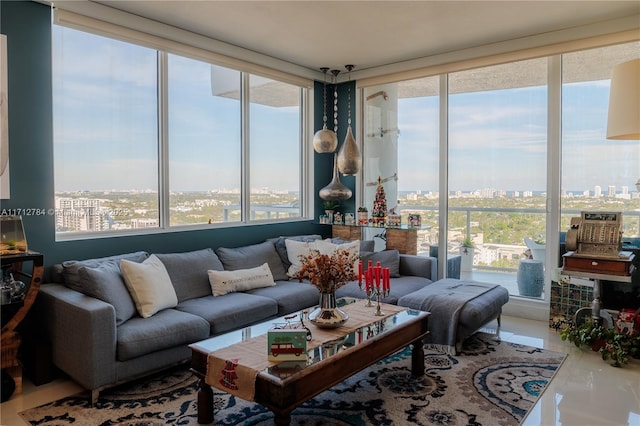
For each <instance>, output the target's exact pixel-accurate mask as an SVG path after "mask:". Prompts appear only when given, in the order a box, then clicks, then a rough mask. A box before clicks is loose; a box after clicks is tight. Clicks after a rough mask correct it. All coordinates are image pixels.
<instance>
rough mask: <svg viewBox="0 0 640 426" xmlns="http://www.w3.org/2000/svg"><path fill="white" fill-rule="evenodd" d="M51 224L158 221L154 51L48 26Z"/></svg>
mask: <svg viewBox="0 0 640 426" xmlns="http://www.w3.org/2000/svg"><path fill="white" fill-rule="evenodd" d="M53 45H54V57H53V68H54V80H53V91H54V92H53V102H54V105H53V112H54V115H53V118H54V144H55V149H54V153H55V160H54V161H55V163H54V164H55V189H56V198H55V204H56V230H57V231H58V232H67V231H78V232H101V231H107V230H119V229H124V228H131V227H135V226H136V224H149V225H151V226H155V227H157V226H158V219H159V206H158V118H157V111H158V101H157V86H158V81H157V60H156V52H155V51H154V50H151V49H147V48H145V47H140V46H134V45H130V44H127V43H123V42H120V41H117V40H112V39H108V38H105V37H100V36H96V35H93V34H88V33H84V32H80V31H75V30H70V29H65V28H62V27H58V26H54V38H53Z"/></svg>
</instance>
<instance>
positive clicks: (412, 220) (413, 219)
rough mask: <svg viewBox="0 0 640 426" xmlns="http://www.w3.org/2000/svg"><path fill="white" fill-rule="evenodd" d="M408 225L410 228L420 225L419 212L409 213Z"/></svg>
mask: <svg viewBox="0 0 640 426" xmlns="http://www.w3.org/2000/svg"><path fill="white" fill-rule="evenodd" d="M409 226H410V227H412V228H419V227H421V226H422V218H421V217H420V215H419V214H410V215H409Z"/></svg>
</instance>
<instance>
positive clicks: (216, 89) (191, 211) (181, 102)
mask: <svg viewBox="0 0 640 426" xmlns="http://www.w3.org/2000/svg"><path fill="white" fill-rule="evenodd" d="M168 69H169V73H168V74H169V91H168V92H169V96H168V112H169V113H168V123H169V129H168V134H169V188H170V192H169V200H170V203H169V205H170V212H169V217H170V223H171V225H187V224H194V223H195V224H197V223H208V222H209V221H211V222H212V223H213V222H237V221H240V220H241V219H242V218H241V216H240V187H241V183H240V181H241V179H240V178H241V170H242V167H241V159H242V149H241V148H242V136H241V125H242V121H241V105H240V98H239V96H238V95H239V93H240V83H241V73H240V72H239V71H234V70H230V69H228V68H223V67H218V66H215V65H210V64H207V63H204V62H201V61H195V60H193V59H188V58H184V57H180V56H176V55H169V67H168ZM229 206H236V209H234V210H232V211H229V210H228V208H229Z"/></svg>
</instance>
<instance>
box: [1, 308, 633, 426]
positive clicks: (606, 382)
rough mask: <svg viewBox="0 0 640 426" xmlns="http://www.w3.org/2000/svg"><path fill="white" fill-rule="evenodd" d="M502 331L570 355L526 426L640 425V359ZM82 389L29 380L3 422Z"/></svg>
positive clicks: (507, 327) (521, 329) (546, 335)
mask: <svg viewBox="0 0 640 426" xmlns="http://www.w3.org/2000/svg"><path fill="white" fill-rule="evenodd" d="M500 335H501V338H502V339H503V340H506V341H511V342H517V343H522V344H526V345H530V346H535V347H543V348H545V349H550V350H554V351H559V352H566V353H568V354H569V357H568V358H567V360H566V361H565V363H564V364H563V366H562V367H561V368H560V370H559V371H558V373H557V374H556V377H555V378H554V379H553V381H552V382H551V384H550V385H549V387H548V388H547V389H546V391H545V392H544V394H543V395H542V397H541V398H540V400H539V401H538V403H537V405H536V406H535V407H534V409H533V410H532V412H531V413H530V414H529V416H528V417H527V418H526V419H525V421H524V423H523V425H524V426H534V425H535V426H537V425H542V426H549V425H571V426H573V425H575V426H601V425H602V426H604V425H606V426H621V425H629V426H640V360H638V359H632V360H631V362H630V363H629V364H627V365H626V366H625V367H623V368H614V367H611V366H610V365H608V364H607V363H605V362H604V361H602V359H600V357H599V354H597V353H594V352H591V351H586V350H580V349H577V348H575V347H574V346H573V345H570V344H569V343H566V342H563V341H562V340H561V339H560V337H559V336H558V335H557V334H556V333H555V332H554V331H552V330H549V328H548V327H547V323H546V322H541V321H533V320H527V319H521V318H515V317H506V316H505V317H503V320H502V329H501V333H500ZM80 391H81V389H80V388H79V387H78V386H77V385H75V384H74V383H73V382H70V381H68V380H62V379H58V380H55V381H54V382H52V383H48V384H46V385H42V386H38V387H36V386H33V385H32V384H31V383H30V382H29V381H27V380H25V381H24V384H23V393H22V394H21V395H14V396H13V397H12V398H11V399H10V400H9V401H7V402H5V403H3V404H0V414H1V423H0V424H1V425H4V426H17V425H24V424H25V423H24V422H23V421H22V419H21V418H20V417H19V416H18V412H20V411H22V410H25V409H27V408H30V407H34V406H38V405H41V404H44V403H46V402H49V401H53V400H56V399H59V398H61V397H64V396H67V395H72V394H74V393H77V392H80ZM83 426H88V425H83ZM489 426H490V425H489Z"/></svg>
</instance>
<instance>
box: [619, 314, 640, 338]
mask: <svg viewBox="0 0 640 426" xmlns="http://www.w3.org/2000/svg"><path fill="white" fill-rule="evenodd" d="M616 330H618V331H619V332H621V333H626V334H628V335H630V336H637V335H640V309H638V310H637V311H636V310H633V309H627V308H625V309H621V310H620V312H618V317H617V318H616Z"/></svg>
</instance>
